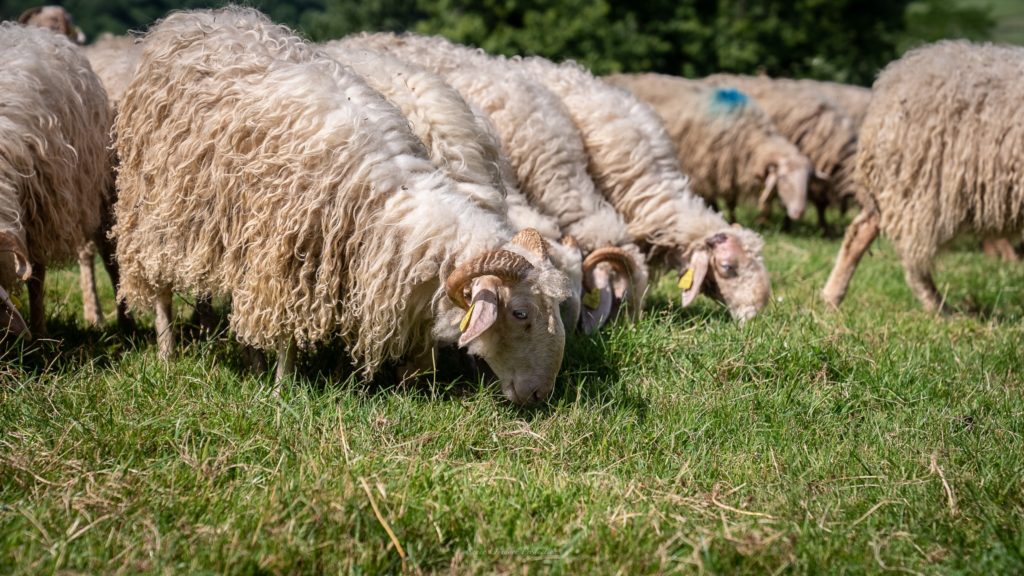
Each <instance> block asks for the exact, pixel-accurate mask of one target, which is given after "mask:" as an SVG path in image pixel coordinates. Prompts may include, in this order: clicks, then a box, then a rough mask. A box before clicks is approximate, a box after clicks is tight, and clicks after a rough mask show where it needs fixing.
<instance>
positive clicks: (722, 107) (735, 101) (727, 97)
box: [711, 88, 749, 114]
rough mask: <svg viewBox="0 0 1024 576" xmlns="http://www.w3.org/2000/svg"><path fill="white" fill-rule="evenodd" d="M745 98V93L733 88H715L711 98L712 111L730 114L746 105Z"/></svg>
mask: <svg viewBox="0 0 1024 576" xmlns="http://www.w3.org/2000/svg"><path fill="white" fill-rule="evenodd" d="M747 100H749V98H747V95H746V94H744V93H743V92H740V91H739V90H737V89H735V88H716V89H715V94H714V96H713V97H712V99H711V109H712V111H714V112H718V113H724V114H730V113H732V112H736V111H738V110H739V109H740V108H743V107H744V106H746V104H747Z"/></svg>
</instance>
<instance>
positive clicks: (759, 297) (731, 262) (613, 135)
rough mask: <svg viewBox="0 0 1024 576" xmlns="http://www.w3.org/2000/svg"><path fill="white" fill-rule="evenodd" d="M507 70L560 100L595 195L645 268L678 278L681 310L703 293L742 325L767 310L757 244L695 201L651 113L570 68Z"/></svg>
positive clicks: (540, 62) (528, 65)
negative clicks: (613, 213) (578, 138)
mask: <svg viewBox="0 0 1024 576" xmlns="http://www.w3.org/2000/svg"><path fill="white" fill-rule="evenodd" d="M510 64H511V65H512V66H514V67H516V68H518V69H521V70H524V71H526V72H527V73H529V74H530V75H531V76H532V77H534V78H537V79H538V80H540V82H541V83H542V84H544V85H545V86H547V87H548V88H549V89H550V90H551V91H552V92H554V93H555V94H557V95H558V96H559V97H560V98H561V99H562V102H563V103H564V104H565V106H566V108H567V109H568V110H569V114H570V115H571V117H572V118H573V120H574V121H575V123H576V126H577V128H579V130H580V133H581V134H582V135H583V141H584V144H585V146H586V150H587V153H588V155H589V160H590V161H589V170H590V174H591V176H592V177H593V178H594V181H595V183H596V184H597V186H598V189H599V190H600V191H601V193H602V194H603V195H604V196H605V198H607V199H608V200H609V201H610V202H611V204H612V205H613V206H614V207H615V208H616V209H617V210H618V211H619V213H620V214H622V216H623V217H624V218H625V220H626V223H627V226H628V229H629V231H630V234H631V235H632V237H633V239H634V241H636V242H637V243H638V244H639V245H641V247H642V248H645V249H646V251H647V253H648V259H649V261H650V262H653V263H654V264H656V265H659V266H661V267H662V268H673V269H678V270H680V279H679V288H680V289H681V290H682V302H683V306H689V305H690V304H691V303H692V302H693V301H694V299H695V298H696V296H697V295H698V294H700V293H704V294H706V295H708V296H709V297H711V298H713V299H716V300H719V301H721V302H723V303H725V304H726V306H727V307H728V308H729V312H730V314H731V315H732V316H733V318H735V319H736V320H738V321H740V322H745V321H747V320H749V319H751V318H753V317H754V316H755V315H756V314H757V312H758V311H759V310H760V309H761V308H763V307H764V306H765V305H766V304H767V303H768V301H769V299H770V296H771V282H770V280H769V277H768V272H767V270H766V269H765V266H764V259H763V257H762V254H761V252H762V250H763V247H764V242H763V240H762V239H761V237H760V236H759V235H758V234H756V233H754V232H752V231H750V230H747V229H745V228H741V227H739V226H730V225H729V223H727V222H726V221H725V219H724V218H722V216H721V215H719V214H718V213H717V212H715V211H713V210H711V209H710V208H709V207H708V206H707V205H706V204H705V203H704V201H703V200H702V199H701V198H700V197H699V196H696V195H695V194H693V192H692V190H691V189H690V184H689V179H688V178H687V176H686V175H685V174H684V173H683V172H682V170H681V168H680V166H679V160H678V157H677V153H676V149H675V145H674V144H673V143H672V140H671V138H670V137H669V135H668V133H667V132H666V131H665V128H664V126H663V125H662V123H661V121H660V120H659V119H658V116H657V114H656V113H655V112H654V110H652V109H651V108H650V107H649V106H647V105H646V104H643V103H642V102H640V101H639V100H637V99H636V98H634V97H633V96H632V95H630V94H629V93H628V92H627V91H625V90H623V89H621V88H617V87H614V86H609V85H608V84H605V83H603V82H601V81H600V80H599V79H597V78H595V77H594V76H593V75H591V74H590V73H589V72H588V71H586V70H585V69H583V68H582V67H581V66H579V65H578V64H576V63H575V62H565V63H562V64H554V63H553V62H550V61H548V60H545V59H543V58H538V57H532V58H524V59H519V60H514V61H510ZM709 271H710V274H708V272H709Z"/></svg>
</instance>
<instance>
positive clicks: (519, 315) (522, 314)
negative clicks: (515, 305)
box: [512, 309, 529, 320]
mask: <svg viewBox="0 0 1024 576" xmlns="http://www.w3.org/2000/svg"><path fill="white" fill-rule="evenodd" d="M512 315H513V316H515V317H516V320H526V318H527V317H528V316H529V315H528V314H527V313H526V310H522V309H517V310H513V311H512Z"/></svg>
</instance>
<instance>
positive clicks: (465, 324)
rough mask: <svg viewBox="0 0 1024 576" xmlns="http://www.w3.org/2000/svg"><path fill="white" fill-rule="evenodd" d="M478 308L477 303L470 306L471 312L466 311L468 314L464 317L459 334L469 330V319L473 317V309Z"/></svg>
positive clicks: (460, 323)
mask: <svg viewBox="0 0 1024 576" xmlns="http://www.w3.org/2000/svg"><path fill="white" fill-rule="evenodd" d="M475 306H476V302H473V303H472V304H470V305H469V310H466V314H465V315H464V316H463V317H462V322H459V332H465V331H466V328H469V319H470V318H472V317H473V308H474V307H475Z"/></svg>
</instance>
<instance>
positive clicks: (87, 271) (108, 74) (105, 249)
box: [78, 34, 140, 330]
mask: <svg viewBox="0 0 1024 576" xmlns="http://www.w3.org/2000/svg"><path fill="white" fill-rule="evenodd" d="M82 52H83V53H84V54H85V57H86V58H87V59H88V60H89V64H90V65H91V66H92V69H93V71H95V72H96V75H97V76H99V79H100V82H101V83H102V84H103V88H104V89H105V90H106V91H107V100H108V101H109V102H110V108H111V114H112V115H115V116H116V115H117V107H118V103H119V102H120V101H121V97H122V96H123V95H124V91H125V89H126V88H127V87H128V82H129V81H131V78H132V76H133V75H134V74H135V68H136V66H138V63H139V53H140V50H139V47H138V45H137V44H136V43H135V40H134V39H133V38H130V37H127V36H112V35H110V34H104V35H103V36H101V37H100V38H99V40H97V41H96V42H95V43H93V44H91V45H89V46H86V47H84V48H83V49H82ZM111 147H112V144H111ZM115 165H116V160H115V159H113V158H112V159H111V170H113V169H114V167H115ZM111 184H113V177H111ZM116 193H117V191H116V190H113V189H112V190H111V191H110V193H109V194H108V196H107V203H106V205H104V207H103V219H102V221H101V224H100V228H99V230H98V231H97V233H96V235H95V238H94V239H93V240H92V241H91V242H88V243H86V245H85V246H83V247H82V248H81V249H80V250H79V251H78V269H79V286H80V287H81V290H82V305H83V308H84V316H85V321H86V322H87V323H88V324H93V325H99V324H102V323H103V308H102V306H101V305H100V299H99V292H98V291H97V288H96V270H95V261H96V252H97V249H98V251H99V253H100V255H101V256H102V258H103V264H104V266H105V267H106V269H107V273H108V274H109V275H110V281H111V283H112V284H113V285H114V287H115V288H116V287H117V284H118V281H119V277H120V276H119V273H118V267H117V261H116V260H115V259H114V251H115V250H114V244H113V242H112V241H111V239H110V237H109V235H108V233H109V231H110V227H111V226H113V224H114V222H113V208H114V204H113V203H114V199H115V196H116ZM117 323H118V325H119V326H121V327H122V328H123V329H125V330H131V329H132V328H133V327H134V324H135V323H134V320H133V319H132V318H131V316H130V315H129V314H128V310H127V307H126V306H125V305H124V303H123V302H120V303H118V305H117Z"/></svg>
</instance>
